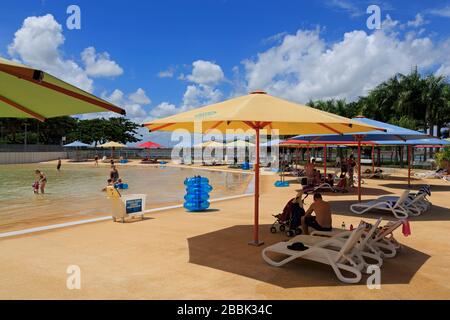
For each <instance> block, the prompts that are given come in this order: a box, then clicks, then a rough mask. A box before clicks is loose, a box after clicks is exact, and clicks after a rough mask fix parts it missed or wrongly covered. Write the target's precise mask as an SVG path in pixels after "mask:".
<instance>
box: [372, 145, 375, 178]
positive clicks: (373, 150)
mask: <svg viewBox="0 0 450 320" xmlns="http://www.w3.org/2000/svg"><path fill="white" fill-rule="evenodd" d="M372 173H375V145H374V144H373V145H372Z"/></svg>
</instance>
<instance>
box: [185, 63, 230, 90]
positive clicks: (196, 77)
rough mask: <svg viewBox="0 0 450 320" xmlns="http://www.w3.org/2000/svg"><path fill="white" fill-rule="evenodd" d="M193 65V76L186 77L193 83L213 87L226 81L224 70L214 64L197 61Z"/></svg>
mask: <svg viewBox="0 0 450 320" xmlns="http://www.w3.org/2000/svg"><path fill="white" fill-rule="evenodd" d="M192 65H193V70H192V74H191V75H188V76H187V77H186V79H188V80H189V81H191V82H194V83H196V84H201V85H213V84H217V83H219V82H221V81H223V80H224V79H225V76H224V74H223V71H222V68H221V67H220V66H219V65H217V64H215V63H213V62H210V61H204V60H197V61H195V62H194V63H193V64H192Z"/></svg>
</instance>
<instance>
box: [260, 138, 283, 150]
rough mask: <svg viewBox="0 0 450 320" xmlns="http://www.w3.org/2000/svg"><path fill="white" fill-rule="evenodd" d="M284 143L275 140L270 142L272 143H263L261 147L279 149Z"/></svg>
mask: <svg viewBox="0 0 450 320" xmlns="http://www.w3.org/2000/svg"><path fill="white" fill-rule="evenodd" d="M282 142H284V140H280V139H274V140H270V141H267V142H264V143H261V147H266V148H271V147H278V146H280V144H281V143H282Z"/></svg>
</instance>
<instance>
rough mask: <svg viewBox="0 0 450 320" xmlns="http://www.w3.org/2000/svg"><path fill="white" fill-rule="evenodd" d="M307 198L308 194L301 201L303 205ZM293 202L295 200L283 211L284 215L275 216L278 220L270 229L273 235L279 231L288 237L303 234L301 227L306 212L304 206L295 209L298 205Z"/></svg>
mask: <svg viewBox="0 0 450 320" xmlns="http://www.w3.org/2000/svg"><path fill="white" fill-rule="evenodd" d="M307 197H308V194H306V196H305V198H304V199H302V200H301V201H302V204H303V203H304V201H305V199H306V198H307ZM293 200H294V199H292V200H290V201H289V202H288V204H287V205H286V207H285V208H284V210H283V213H280V214H277V215H273V216H274V217H275V219H276V220H275V222H274V223H273V224H272V226H271V227H270V232H271V233H277V232H278V230H279V231H280V232H286V235H287V236H288V237H293V236H295V235H300V234H302V229H301V228H300V225H301V217H302V216H304V215H305V210H304V209H303V205H302V206H297V208H295V205H296V203H294V202H293Z"/></svg>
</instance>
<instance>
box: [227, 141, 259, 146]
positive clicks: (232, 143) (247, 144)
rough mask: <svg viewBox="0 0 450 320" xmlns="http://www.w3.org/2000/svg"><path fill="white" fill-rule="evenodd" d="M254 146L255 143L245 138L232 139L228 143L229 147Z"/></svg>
mask: <svg viewBox="0 0 450 320" xmlns="http://www.w3.org/2000/svg"><path fill="white" fill-rule="evenodd" d="M254 146H255V144H253V143H251V142H248V141H243V140H237V141H232V142H229V143H227V144H226V147H227V148H248V147H250V148H251V147H254Z"/></svg>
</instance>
